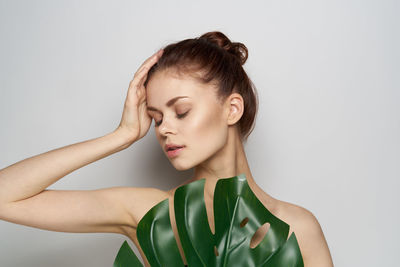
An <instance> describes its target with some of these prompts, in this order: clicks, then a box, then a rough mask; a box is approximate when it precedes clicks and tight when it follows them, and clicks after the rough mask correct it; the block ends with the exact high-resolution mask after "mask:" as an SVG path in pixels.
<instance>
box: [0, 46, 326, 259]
mask: <svg viewBox="0 0 400 267" xmlns="http://www.w3.org/2000/svg"><path fill="white" fill-rule="evenodd" d="M162 52H163V51H162V50H160V51H158V52H157V53H155V54H154V55H152V56H151V57H149V58H148V59H147V60H146V61H145V62H144V63H143V64H142V65H141V66H140V67H139V69H138V70H137V72H136V73H135V75H134V77H133V79H132V81H131V82H130V84H129V88H128V92H127V96H126V99H125V104H124V109H123V113H122V118H121V121H120V124H119V126H118V127H117V128H116V129H115V130H114V131H112V132H111V133H109V134H106V135H104V136H101V137H98V138H94V139H90V140H87V141H84V142H80V143H76V144H72V145H68V146H65V147H61V148H58V149H54V150H51V151H48V152H45V153H42V154H39V155H36V156H33V157H30V158H27V159H24V160H22V161H19V162H17V163H14V164H12V165H10V166H8V167H6V168H4V169H1V170H0V219H2V220H5V221H9V222H13V223H17V224H22V225H27V226H31V227H36V228H41V229H46V230H52V231H61V232H75V233H78V232H80V233H88V232H108V233H119V234H123V235H126V236H127V237H129V238H130V239H131V240H132V241H133V242H134V243H135V244H136V246H137V247H138V249H139V251H140V253H141V254H142V257H143V259H145V257H144V254H143V251H142V250H141V248H140V246H139V243H138V241H137V239H136V227H137V224H138V222H139V221H140V219H141V218H142V217H143V216H144V215H145V214H146V212H147V211H148V210H149V209H150V208H151V207H153V206H154V205H156V204H157V203H159V202H160V201H162V200H164V199H166V198H169V201H170V207H173V194H174V192H175V189H176V188H177V187H179V186H180V185H179V186H177V187H175V188H173V189H171V190H169V191H162V190H159V189H156V188H144V187H112V188H106V189H98V190H49V189H47V188H48V187H49V186H50V185H51V184H53V183H55V182H56V181H58V180H59V179H61V178H62V177H64V176H66V175H67V174H69V173H71V172H73V171H75V170H77V169H79V168H81V167H83V166H86V165H88V164H90V163H92V162H94V161H97V160H99V159H102V158H104V157H107V156H109V155H111V154H113V153H116V152H119V151H121V150H124V149H126V148H128V147H130V146H131V145H132V144H133V143H135V142H136V141H138V140H139V139H141V138H142V137H144V136H145V135H146V134H147V132H148V131H149V128H150V125H151V121H152V119H154V121H155V128H154V130H155V133H156V136H157V139H158V141H159V143H160V145H161V147H162V149H163V151H164V153H165V154H166V155H167V153H166V151H165V150H164V145H165V144H169V143H174V144H178V145H183V146H185V147H184V149H183V150H182V151H181V152H180V153H179V155H178V156H177V157H174V158H169V160H170V162H171V164H172V165H173V166H174V167H175V168H176V169H177V170H186V169H189V168H194V176H193V177H192V178H191V179H189V180H188V181H186V182H185V184H186V183H190V182H192V181H195V180H198V179H202V178H206V184H205V202H206V208H207V215H208V219H209V223H210V226H211V229H212V230H213V231H214V223H213V222H214V218H213V207H212V199H213V189H214V187H215V184H216V182H217V180H218V178H227V177H232V176H235V175H237V174H239V173H244V174H245V175H246V177H247V180H248V183H249V186H250V188H251V189H252V190H253V192H254V193H255V194H256V196H257V197H258V198H259V199H260V200H261V202H262V203H263V204H264V205H265V206H266V207H267V208H268V210H270V211H271V212H272V213H273V214H274V215H275V216H277V217H278V218H280V219H281V220H283V221H285V222H286V223H288V224H289V225H290V227H291V228H290V233H289V235H290V234H291V232H293V231H294V232H295V233H296V237H297V239H298V242H299V246H300V250H301V252H302V255H303V259H304V266H305V267H331V266H333V263H332V259H331V255H330V252H329V249H328V245H327V243H326V240H325V237H324V234H323V232H322V229H321V227H320V225H319V223H318V221H317V219H316V218H315V216H314V215H313V214H312V213H311V212H310V211H308V210H306V209H304V208H302V207H300V206H297V205H294V204H291V203H287V202H284V201H280V200H277V199H275V198H273V197H271V196H269V195H268V194H267V193H265V192H264V191H263V190H262V189H261V188H260V187H259V186H258V185H257V184H256V183H255V181H254V178H253V176H252V175H251V172H250V168H249V165H248V162H247V159H246V155H245V152H244V148H243V144H242V142H241V141H240V137H239V132H238V129H237V125H236V123H237V122H238V121H239V119H240V117H241V115H242V114H243V107H244V105H243V98H242V97H241V96H240V95H239V94H236V93H233V94H232V95H230V96H229V97H228V98H227V99H226V100H225V101H224V102H219V100H218V99H217V98H216V96H215V88H214V87H213V86H211V85H203V84H200V83H197V82H196V81H195V80H194V79H192V78H191V77H189V76H185V77H182V76H178V75H176V73H175V72H174V71H173V70H167V71H162V72H157V73H155V75H154V76H153V77H152V79H151V80H150V81H149V82H148V84H147V88H145V87H144V82H145V81H146V79H147V73H148V71H149V69H150V68H151V66H153V65H154V64H155V63H156V62H157V60H158V59H159V58H160V56H161V55H162ZM183 96H184V97H183ZM176 97H181V98H176ZM173 98H175V101H174V102H173V103H171V101H170V100H171V99H173ZM168 101H170V103H169V104H170V105H167V102H168ZM170 215H171V216H170V217H171V223H172V227H173V230H174V233H175V237H176V239H177V241H178V247H179V249H180V251H181V254H182V257H183V258H184V256H183V253H182V248H181V245H180V241H179V237H178V234H177V229H176V224H175V221H174V216H173V215H174V214H173V208H171V209H170ZM266 230H267V229H264V230H263V231H258V232H257V234H256V236H255V239H254V240H253V241H254V242H253V243H252V246H254V245H256V244H257V243H259V242H260V241H261V239H262V237H263V236H264V235H265V231H266ZM145 265H146V266H150V265H149V264H148V263H147V262H146V261H145Z"/></svg>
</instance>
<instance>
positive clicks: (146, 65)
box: [137, 49, 164, 72]
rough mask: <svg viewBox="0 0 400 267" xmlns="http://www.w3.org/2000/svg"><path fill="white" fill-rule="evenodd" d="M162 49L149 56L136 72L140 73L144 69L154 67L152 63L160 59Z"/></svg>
mask: <svg viewBox="0 0 400 267" xmlns="http://www.w3.org/2000/svg"><path fill="white" fill-rule="evenodd" d="M163 51H164V50H163V49H160V50H158V51H157V52H156V53H154V54H153V55H152V56H150V57H149V58H147V59H146V60H145V61H144V62H143V64H142V65H141V66H140V67H139V69H138V71H137V72H141V71H142V70H143V69H144V68H149V69H150V67H151V66H152V65H154V63H156V62H157V61H158V59H159V58H160V57H161V55H162V53H163Z"/></svg>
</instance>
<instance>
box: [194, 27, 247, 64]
mask: <svg viewBox="0 0 400 267" xmlns="http://www.w3.org/2000/svg"><path fill="white" fill-rule="evenodd" d="M199 39H205V40H207V41H208V42H211V43H213V44H216V45H218V46H219V47H221V48H222V49H224V50H226V51H227V52H228V53H230V54H232V55H234V56H235V57H236V58H237V59H238V60H239V62H240V64H241V65H243V64H244V63H245V62H246V60H247V58H248V50H247V47H246V46H245V45H244V44H242V43H239V42H231V40H229V38H228V37H227V36H226V35H225V34H223V33H222V32H219V31H214V32H207V33H205V34H203V35H202V36H200V37H199Z"/></svg>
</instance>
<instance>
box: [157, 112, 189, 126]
mask: <svg viewBox="0 0 400 267" xmlns="http://www.w3.org/2000/svg"><path fill="white" fill-rule="evenodd" d="M188 113H189V110H188V111H186V112H185V113H182V114H176V117H177V118H178V119H182V118H184V117H186V115H187V114H188ZM161 123H162V120H160V121H158V122H157V121H156V122H155V127H157V126H160V124H161Z"/></svg>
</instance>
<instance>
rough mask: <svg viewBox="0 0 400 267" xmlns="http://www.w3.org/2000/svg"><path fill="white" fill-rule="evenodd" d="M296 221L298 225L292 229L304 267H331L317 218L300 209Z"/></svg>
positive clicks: (330, 259)
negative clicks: (296, 238)
mask: <svg viewBox="0 0 400 267" xmlns="http://www.w3.org/2000/svg"><path fill="white" fill-rule="evenodd" d="M296 220H297V221H298V222H299V223H298V224H297V225H296V226H295V227H294V228H295V229H294V231H295V232H296V236H297V237H298V241H299V245H300V249H301V253H302V255H303V260H304V266H305V267H333V261H332V257H331V254H330V251H329V247H328V244H327V242H326V239H325V236H324V233H323V231H322V228H321V225H320V224H319V222H318V220H317V218H316V217H315V216H314V215H313V214H312V213H311V212H310V211H308V210H306V209H304V208H302V209H301V212H298V213H297V218H296Z"/></svg>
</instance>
